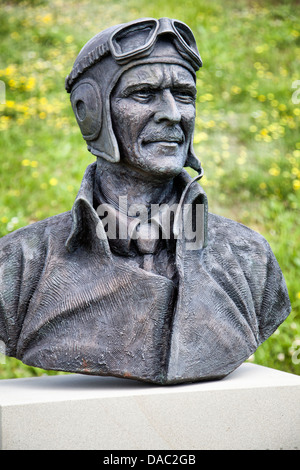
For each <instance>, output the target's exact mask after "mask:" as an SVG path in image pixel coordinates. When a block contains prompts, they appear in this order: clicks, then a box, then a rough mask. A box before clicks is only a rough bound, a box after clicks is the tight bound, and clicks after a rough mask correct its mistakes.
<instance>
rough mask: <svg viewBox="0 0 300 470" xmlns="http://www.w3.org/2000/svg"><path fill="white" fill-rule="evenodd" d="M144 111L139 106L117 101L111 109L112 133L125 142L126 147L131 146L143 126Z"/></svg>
mask: <svg viewBox="0 0 300 470" xmlns="http://www.w3.org/2000/svg"><path fill="white" fill-rule="evenodd" d="M143 111H144V110H143V109H141V106H139V105H137V104H135V103H131V102H128V101H127V100H126V101H125V100H124V101H123V100H121V101H119V102H118V103H115V104H114V106H113V107H112V122H113V127H114V131H115V133H116V135H117V136H119V138H122V140H125V141H126V145H133V144H134V143H135V141H136V140H137V138H138V136H139V134H140V132H141V130H142V129H143V127H144V125H145V118H144V114H145V113H144V112H143Z"/></svg>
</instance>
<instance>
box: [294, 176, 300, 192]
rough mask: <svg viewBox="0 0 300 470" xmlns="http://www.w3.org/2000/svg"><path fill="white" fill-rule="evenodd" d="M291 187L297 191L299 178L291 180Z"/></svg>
mask: <svg viewBox="0 0 300 470" xmlns="http://www.w3.org/2000/svg"><path fill="white" fill-rule="evenodd" d="M293 188H294V190H295V191H298V190H299V189H300V180H298V179H297V180H294V181H293Z"/></svg>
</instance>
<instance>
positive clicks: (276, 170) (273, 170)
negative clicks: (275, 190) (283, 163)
mask: <svg viewBox="0 0 300 470" xmlns="http://www.w3.org/2000/svg"><path fill="white" fill-rule="evenodd" d="M269 173H270V175H272V176H278V175H280V170H279V168H275V167H272V168H270V169H269Z"/></svg>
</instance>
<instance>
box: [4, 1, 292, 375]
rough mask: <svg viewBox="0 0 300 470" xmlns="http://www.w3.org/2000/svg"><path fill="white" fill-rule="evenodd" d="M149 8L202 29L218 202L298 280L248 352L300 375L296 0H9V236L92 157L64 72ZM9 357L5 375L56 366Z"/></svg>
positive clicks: (207, 128) (201, 84)
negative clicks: (90, 44)
mask: <svg viewBox="0 0 300 470" xmlns="http://www.w3.org/2000/svg"><path fill="white" fill-rule="evenodd" d="M148 16H149V17H156V18H159V17H162V16H169V17H172V18H177V19H179V20H181V21H184V22H186V23H187V24H189V25H190V27H191V28H192V29H193V31H194V33H195V35H196V38H197V42H198V45H199V50H200V54H201V56H202V59H203V63H204V67H203V69H201V70H200V71H199V73H198V81H197V88H198V97H197V122H196V130H195V149H196V152H197V155H198V157H199V159H200V160H201V161H202V164H203V166H204V169H205V177H204V178H203V180H202V183H201V184H202V186H203V187H204V189H205V191H206V192H207V194H208V198H209V204H210V211H211V212H215V213H217V214H220V215H223V216H226V217H229V218H231V219H234V220H237V221H239V222H241V223H243V224H245V225H247V226H249V227H251V228H252V229H254V230H257V231H258V232H260V233H261V234H262V235H264V236H265V238H266V239H267V240H268V241H269V243H270V244H271V247H272V249H273V251H274V253H275V255H276V257H277V259H278V262H279V264H280V266H281V268H282V271H283V273H284V276H285V279H286V282H287V285H288V289H289V293H290V298H291V302H292V307H293V310H292V313H291V315H290V316H289V318H288V319H287V320H286V321H285V322H284V323H283V324H282V325H281V326H280V327H279V328H278V330H277V331H276V332H275V334H274V335H273V336H272V337H271V338H270V339H268V340H267V341H266V342H265V343H264V344H263V345H262V346H260V347H259V348H258V350H257V352H256V353H255V354H254V355H253V356H252V357H251V358H250V359H249V360H250V361H252V362H254V363H256V364H262V365H265V366H268V367H273V368H275V369H280V370H283V371H287V372H292V373H295V374H299V375H300V321H299V320H300V223H299V219H300V135H299V123H300V21H299V2H298V1H292V0H290V1H269V0H264V1H259V2H258V1H257V2H255V1H251V0H239V1H238V2H237V1H235V0H226V1H224V0H210V1H207V0H183V1H182V2H180V1H178V0H165V1H164V2H161V1H159V0H151V1H149V0H147V1H146V0H128V1H127V0H124V1H122V0H101V1H99V0H82V1H80V2H78V0H76V1H75V0H51V1H50V0H31V1H29V0H28V1H17V0H14V1H13V0H10V1H5V0H2V2H1V10H0V40H1V58H0V85H1V87H0V98H1V103H2V104H0V149H1V151H0V168H1V188H0V236H4V235H6V234H7V233H10V232H12V231H13V230H16V229H18V228H20V227H22V226H24V225H28V224H30V223H33V222H35V221H38V220H41V219H44V218H46V217H49V216H52V215H55V214H57V213H60V212H64V211H67V210H70V209H71V207H72V204H73V201H74V198H75V196H76V193H77V190H78V188H79V185H80V182H81V179H82V176H83V173H84V170H85V168H86V166H87V165H88V164H89V163H91V162H92V161H93V160H94V157H93V156H92V155H91V154H89V152H88V151H87V150H86V146H85V143H84V141H83V139H82V137H81V134H80V131H79V128H78V126H77V124H76V122H75V118H74V116H73V114H72V110H71V106H70V102H69V95H67V93H66V92H65V90H64V79H65V76H66V75H67V74H68V73H69V71H70V70H71V67H72V64H73V62H74V60H75V58H76V56H77V54H78V52H79V50H80V49H81V47H82V46H83V45H84V44H85V43H86V41H87V40H88V39H90V38H91V37H92V36H94V35H95V34H96V33H98V32H99V31H101V30H102V29H104V28H106V27H108V26H110V25H113V24H117V23H122V22H126V21H130V20H133V19H136V18H140V17H148ZM4 95H5V96H4ZM0 362H3V364H0V378H2V379H5V378H14V377H24V376H34V375H42V374H44V373H48V374H52V372H45V371H43V370H41V369H37V368H32V367H27V366H25V365H23V364H22V363H21V362H19V361H17V360H16V359H11V358H3V356H2V360H1V361H0Z"/></svg>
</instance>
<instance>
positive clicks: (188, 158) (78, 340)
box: [0, 18, 290, 384]
mask: <svg viewBox="0 0 300 470" xmlns="http://www.w3.org/2000/svg"><path fill="white" fill-rule="evenodd" d="M201 66H202V61H201V58H200V55H199V52H198V49H197V45H196V41H195V38H194V36H193V33H192V31H191V30H190V28H189V27H188V26H187V25H185V24H184V23H182V22H180V21H177V20H171V19H168V18H161V19H160V20H156V19H151V18H144V19H140V20H137V21H134V22H131V23H127V24H122V25H118V26H113V27H111V28H108V29H107V30H105V31H103V32H101V33H99V34H97V35H96V36H95V37H94V38H92V39H91V40H90V41H89V42H88V43H87V44H86V45H85V46H84V47H83V49H82V50H81V52H80V53H79V55H78V57H77V59H76V61H75V63H74V66H73V69H72V71H71V73H70V74H69V76H68V77H67V78H66V90H67V91H68V93H70V98H71V103H72V107H73V110H74V113H75V116H76V119H77V122H78V125H79V127H80V130H81V132H82V135H83V138H84V139H85V141H86V143H87V147H88V150H89V151H90V152H91V153H92V154H93V155H95V156H96V162H95V163H93V164H91V165H90V166H88V168H87V169H86V172H85V175H84V177H83V181H82V184H81V187H80V190H79V193H78V195H77V197H76V200H75V203H74V206H73V208H72V211H70V212H66V213H63V214H59V215H57V216H54V217H50V218H49V219H46V220H43V221H40V222H37V223H35V224H32V225H30V226H28V227H24V228H22V229H19V230H17V231H15V232H14V233H11V234H9V235H7V236H5V237H3V238H2V239H1V240H0V340H2V341H3V342H4V343H5V345H6V353H7V355H9V356H13V357H17V358H18V359H20V360H21V361H23V362H24V363H25V364H28V365H32V366H36V367H40V368H43V369H51V370H63V371H69V372H76V373H82V374H94V375H110V376H115V377H126V378H132V379H137V380H142V381H147V382H153V383H156V384H174V383H181V382H193V381H200V380H209V379H219V378H222V377H224V376H226V375H227V374H229V373H230V372H232V371H233V370H234V369H235V368H237V367H238V366H239V365H240V364H241V363H242V362H243V361H245V360H246V359H247V358H248V357H249V356H250V355H251V354H252V353H253V352H254V351H255V350H256V348H257V347H258V346H259V345H260V344H261V343H262V342H263V341H264V340H266V339H267V338H268V337H269V336H270V335H271V334H272V333H273V332H274V331H275V330H276V328H277V327H278V326H279V325H280V324H281V323H282V322H283V321H284V320H285V318H286V317H287V316H288V314H289V312H290V302H289V297H288V293H287V288H286V284H285V281H284V278H283V275H282V273H281V270H280V268H279V266H278V263H277V261H276V259H275V257H274V255H273V253H272V251H271V249H270V246H269V245H268V243H267V241H266V240H265V239H264V238H263V237H262V236H261V235H259V234H258V233H256V232H254V231H252V230H250V229H249V228H247V227H245V226H243V225H241V224H239V223H237V222H234V221H231V220H228V219H225V218H223V217H220V216H217V215H214V214H210V213H208V204H207V197H206V194H205V192H204V191H203V189H202V188H201V186H200V185H199V184H198V182H196V180H197V179H198V180H199V179H200V178H201V176H202V173H203V172H202V167H201V164H200V162H199V160H198V159H197V158H196V156H195V154H194V150H193V132H194V122H195V99H196V75H195V74H196V72H197V70H198V69H199V68H200V67H201ZM184 167H190V168H193V169H194V170H196V171H197V172H198V176H197V177H195V178H193V179H192V178H191V177H190V176H189V174H188V173H187V172H186V171H185V170H184Z"/></svg>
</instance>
